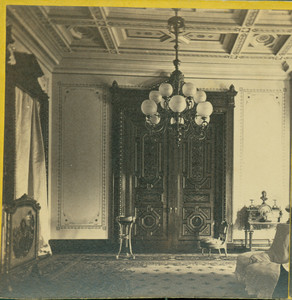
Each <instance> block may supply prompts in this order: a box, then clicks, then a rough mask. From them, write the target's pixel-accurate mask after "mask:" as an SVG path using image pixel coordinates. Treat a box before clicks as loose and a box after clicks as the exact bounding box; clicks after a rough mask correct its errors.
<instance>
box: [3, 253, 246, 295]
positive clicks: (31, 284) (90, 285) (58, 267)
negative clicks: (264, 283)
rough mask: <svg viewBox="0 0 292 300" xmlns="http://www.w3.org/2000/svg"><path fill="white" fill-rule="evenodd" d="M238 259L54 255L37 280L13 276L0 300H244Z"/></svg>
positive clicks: (43, 262)
mask: <svg viewBox="0 0 292 300" xmlns="http://www.w3.org/2000/svg"><path fill="white" fill-rule="evenodd" d="M236 256H237V255H229V256H228V257H227V258H226V257H224V256H221V257H219V256H218V255H212V256H210V257H208V256H202V255H200V254H196V255H170V254H165V255H163V254H160V255H158V254H156V255H137V256H136V259H135V260H130V259H127V258H120V259H119V260H116V259H115V256H114V255H109V254H107V255H101V254H74V255H73V254H66V255H53V256H51V257H49V258H46V259H44V260H42V261H40V263H39V269H40V271H41V272H42V276H41V277H36V276H34V277H32V276H28V275H25V273H24V272H18V273H17V274H12V275H11V285H12V291H11V292H9V291H8V290H7V288H6V287H5V285H4V284H1V285H0V288H1V290H0V297H1V298H49V299H54V298H62V299H64V298H95V299H96V298H102V299H105V298H129V297H131V298H137V297H143V298H144V297H151V298H154V297H156V298H165V297H168V298H169V297H173V298H174V297H176V298H201V297H202V298H206V297H211V298H217V299H218V298H233V299H234V298H248V295H247V294H246V293H245V291H244V287H243V286H242V285H241V284H239V283H238V282H237V281H236V278H235V276H234V270H235V264H236Z"/></svg>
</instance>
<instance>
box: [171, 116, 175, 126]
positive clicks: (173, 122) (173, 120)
mask: <svg viewBox="0 0 292 300" xmlns="http://www.w3.org/2000/svg"><path fill="white" fill-rule="evenodd" d="M175 123H176V120H175V118H174V117H172V118H171V119H170V124H171V125H173V124H175Z"/></svg>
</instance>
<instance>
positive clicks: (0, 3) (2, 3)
mask: <svg viewBox="0 0 292 300" xmlns="http://www.w3.org/2000/svg"><path fill="white" fill-rule="evenodd" d="M7 5H48V6H118V7H160V8H166V7H172V8H175V7H178V8H216V9H279V10H280V9H283V10H284V9H287V10H292V2H288V1H208V0H205V1H202V0H198V1H197V0H159V1H157V0H62V1H60V0H0V158H1V159H0V201H1V202H2V188H3V185H2V183H3V159H2V158H3V138H4V89H5V43H6V41H5V36H6V34H5V33H6V26H5V24H6V6H7ZM290 167H291V168H292V162H291V163H290ZM291 187H292V181H291V175H290V188H291ZM291 202H292V200H291V195H290V203H291ZM291 221H292V220H291V218H290V226H291ZM0 224H2V205H0ZM290 228H291V227H290ZM290 234H291V233H290ZM0 245H1V234H0ZM289 251H292V250H290V249H289ZM289 291H290V274H289ZM289 299H292V298H291V297H290V296H289Z"/></svg>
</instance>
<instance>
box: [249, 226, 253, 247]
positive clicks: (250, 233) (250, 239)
mask: <svg viewBox="0 0 292 300" xmlns="http://www.w3.org/2000/svg"><path fill="white" fill-rule="evenodd" d="M252 235H253V230H250V231H249V250H250V251H252Z"/></svg>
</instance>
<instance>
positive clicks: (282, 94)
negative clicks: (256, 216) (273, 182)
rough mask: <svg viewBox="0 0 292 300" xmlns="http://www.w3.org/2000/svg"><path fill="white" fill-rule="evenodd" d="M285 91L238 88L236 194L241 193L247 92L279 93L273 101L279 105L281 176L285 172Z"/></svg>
mask: <svg viewBox="0 0 292 300" xmlns="http://www.w3.org/2000/svg"><path fill="white" fill-rule="evenodd" d="M286 92H287V89H286V88H283V89H243V88H240V89H239V93H240V123H239V124H240V153H239V155H240V158H239V164H240V166H239V170H240V175H239V189H240V190H239V191H238V195H241V194H242V190H241V189H242V188H241V186H242V180H243V169H244V117H245V105H246V104H248V102H249V101H250V100H248V99H246V96H247V94H252V93H254V94H271V93H273V94H279V95H280V97H279V96H276V98H275V101H277V103H278V104H279V105H281V122H282V124H281V129H282V136H281V143H282V145H281V148H282V152H281V155H282V171H283V173H282V174H283V176H284V174H285V173H286V172H285V171H286V167H287V166H286V164H287V162H286V160H285V159H284V158H285V156H286V154H287V153H288V152H287V146H286V144H287V143H285V138H286V136H287V128H286V113H287V112H286V100H285V98H286ZM282 185H283V188H284V187H285V181H283V182H282Z"/></svg>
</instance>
